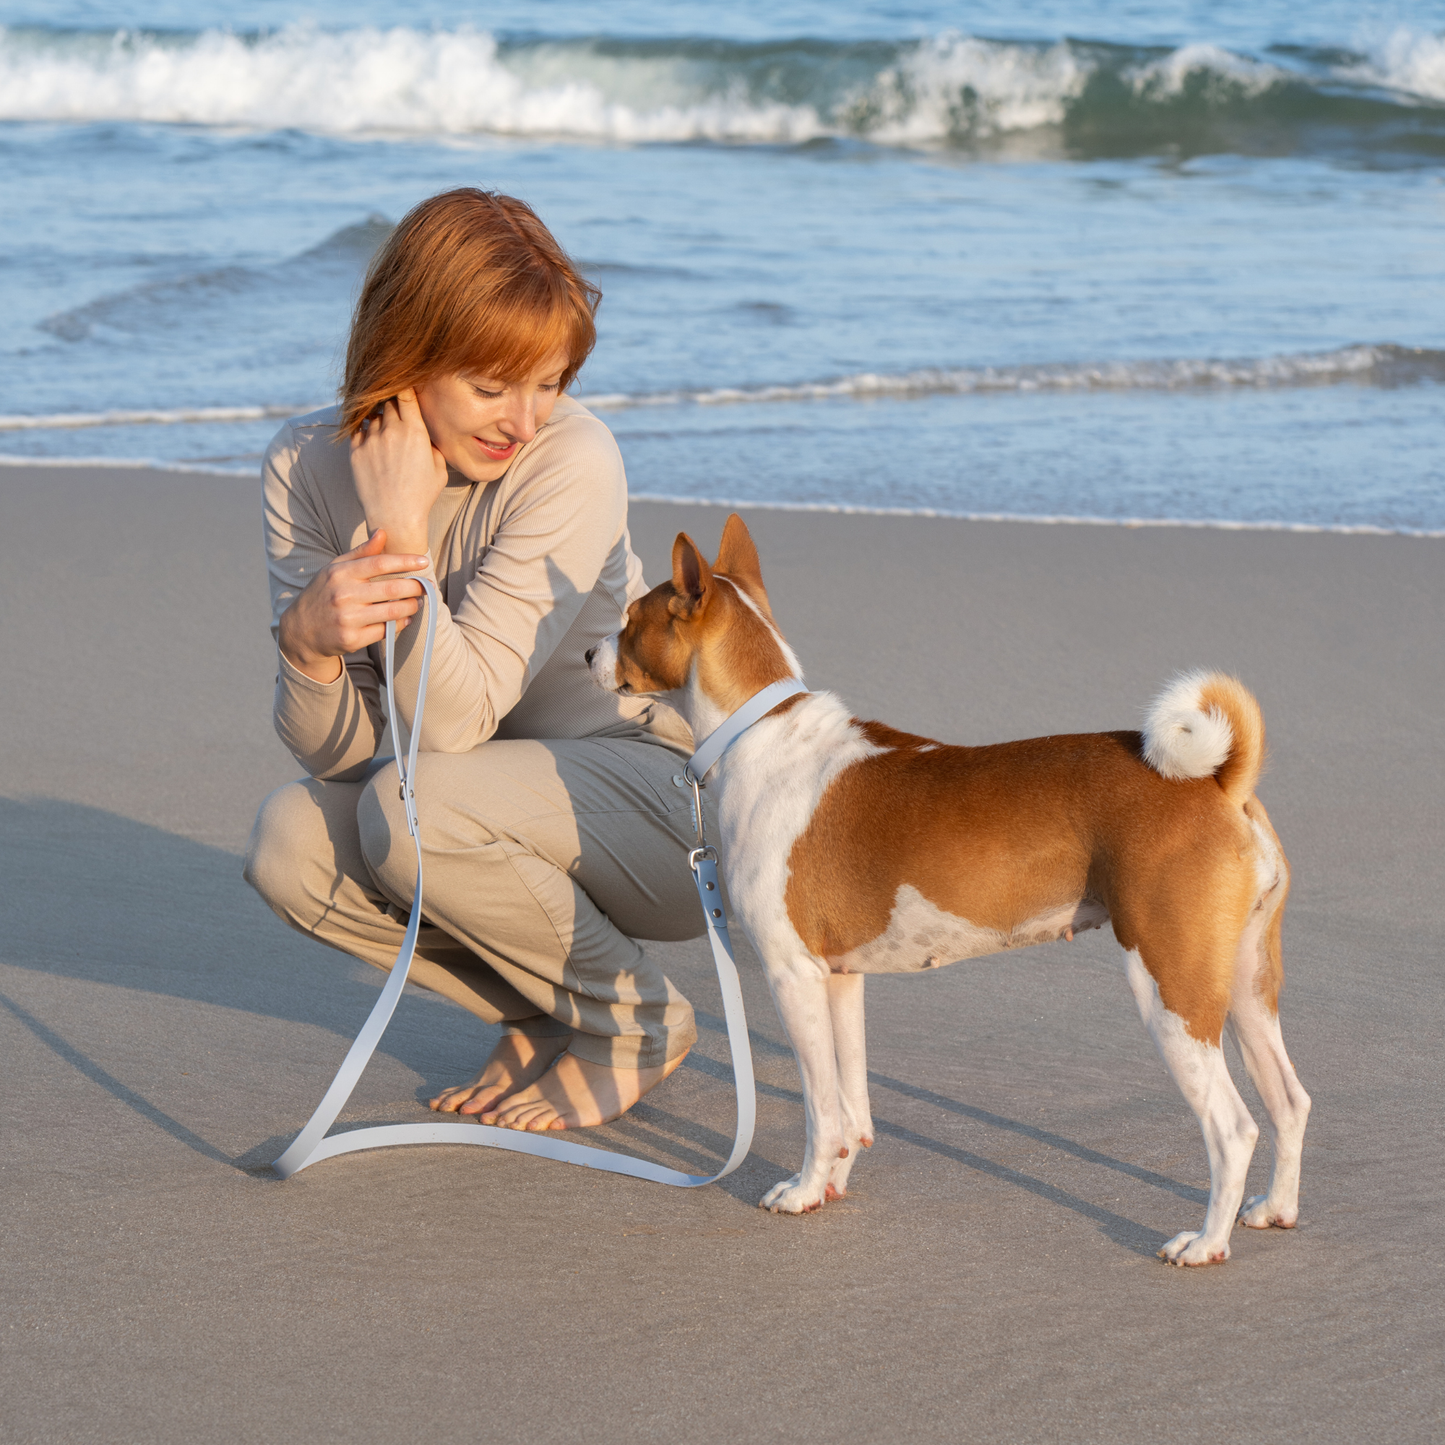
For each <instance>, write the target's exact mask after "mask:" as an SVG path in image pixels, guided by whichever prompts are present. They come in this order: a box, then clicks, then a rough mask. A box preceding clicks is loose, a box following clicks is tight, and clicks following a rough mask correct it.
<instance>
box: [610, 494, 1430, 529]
mask: <svg viewBox="0 0 1445 1445" xmlns="http://www.w3.org/2000/svg"><path fill="white" fill-rule="evenodd" d="M629 500H630V501H632V502H657V503H665V504H667V505H669V506H678V507H725V508H726V509H727V510H728V511H730V512H737V511H749V512H828V513H833V514H835V515H837V516H842V517H937V518H940V519H943V520H947V521H952V522H1020V523H1027V524H1029V525H1031V526H1046V527H1129V528H1135V527H1151V528H1152V527H1183V528H1187V529H1190V530H1197V529H1203V530H1206V531H1213V532H1311V533H1327V534H1329V535H1331V536H1345V537H1429V538H1437V539H1438V538H1445V532H1440V531H1435V532H1432V531H1427V530H1424V529H1421V528H1416V527H1376V526H1371V525H1369V524H1365V523H1347V522H1342V523H1337V524H1331V523H1322V522H1272V521H1255V522H1245V521H1233V520H1230V519H1228V518H1225V519H1222V520H1216V519H1211V518H1193V517H1083V516H1069V515H1066V514H1063V513H1057V514H1055V513H1049V514H1043V513H1037V512H950V511H944V510H942V509H941V508H937V507H868V506H854V505H852V504H850V503H847V502H759V501H757V500H755V499H754V498H752V497H675V496H668V495H666V494H663V493H650V492H632V493H629Z"/></svg>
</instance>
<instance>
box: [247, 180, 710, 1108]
mask: <svg viewBox="0 0 1445 1445" xmlns="http://www.w3.org/2000/svg"><path fill="white" fill-rule="evenodd" d="M599 300H600V293H599V292H598V291H597V289H596V288H595V287H594V286H592V285H591V284H590V283H589V282H587V281H585V280H584V279H583V278H582V277H581V276H580V275H579V274H578V273H577V271H576V269H575V267H574V266H573V265H572V263H571V262H570V261H569V260H568V258H567V256H566V255H565V254H564V252H563V251H562V249H561V248H560V247H559V246H558V245H557V243H556V241H555V240H554V239H553V238H552V236H551V234H550V233H549V232H548V231H547V229H546V227H545V226H543V225H542V223H541V221H540V220H538V218H537V216H536V215H535V214H534V213H533V211H532V210H531V209H530V208H529V207H528V206H526V205H525V204H523V203H522V202H521V201H517V200H514V199H512V198H510V197H507V196H500V195H492V194H489V193H487V192H485V191H478V190H458V191H450V192H447V193H446V194H444V195H440V196H434V197H432V199H430V200H428V201H424V202H422V204H421V205H419V206H418V207H417V208H416V209H415V210H413V211H412V212H411V213H410V214H409V215H408V216H407V217H406V218H405V219H404V220H403V221H402V222H401V224H400V225H399V226H398V227H397V228H396V230H395V231H394V232H393V233H392V235H391V237H390V239H389V240H388V241H387V242H386V244H385V245H384V246H383V247H382V249H381V251H380V252H379V253H378V255H377V257H376V259H375V261H374V262H373V263H372V266H371V269H370V271H369V272H368V274H367V278H366V282H365V285H364V287H363V289H362V293H361V298H360V301H359V302H358V304H357V308H356V315H355V318H354V321H353V323H352V329H351V339H350V343H349V346H348V348H347V354H346V378H345V384H344V386H343V389H342V402H341V405H340V406H339V407H332V408H329V409H327V410H325V411H320V412H316V413H315V414H313V415H311V416H307V417H302V418H300V419H299V420H296V421H293V422H289V423H288V424H287V425H286V426H284V427H283V428H282V429H281V431H280V432H279V433H278V434H277V436H276V439H275V440H274V441H273V442H272V444H271V448H270V450H269V451H268V453H267V455H266V461H265V464H264V467H263V470H262V480H263V490H264V512H265V537H266V554H267V560H268V566H269V570H270V576H271V602H272V628H271V630H272V633H273V635H274V636H275V637H276V640H277V644H278V667H279V673H278V676H277V681H276V695H275V723H276V730H277V732H278V733H279V734H280V736H281V738H282V740H283V741H284V742H285V743H286V745H287V747H288V748H290V750H291V752H292V754H293V756H294V757H295V758H296V760H297V762H298V763H300V764H301V766H302V767H303V768H305V770H306V772H307V774H308V775H309V776H308V777H306V778H303V779H302V780H301V781H299V782H295V783H290V784H288V785H287V786H286V787H284V788H281V789H279V790H278V791H277V792H275V793H273V794H272V795H271V796H270V797H269V798H267V800H266V801H265V803H264V804H263V805H262V807H261V811H260V814H259V815H258V817H257V819H256V826H255V830H254V831H253V833H252V836H251V843H250V847H249V850H248V854H247V859H246V869H245V872H246V877H247V879H248V880H249V881H250V882H251V883H252V884H253V886H254V887H255V888H256V889H257V890H258V891H259V892H260V894H261V896H262V897H263V898H265V900H266V901H267V903H269V904H270V905H271V907H272V908H273V909H275V911H276V912H277V913H278V914H279V915H280V916H281V917H282V918H284V919H285V920H286V922H288V923H289V924H291V925H292V927H294V928H297V929H299V930H300V931H301V932H303V933H306V934H308V935H310V936H311V937H313V938H316V939H319V940H320V941H321V942H323V943H327V944H330V945H331V946H332V947H333V948H338V949H341V950H342V951H343V952H345V953H349V954H351V955H352V956H353V957H356V958H360V959H364V960H365V961H366V962H368V963H371V964H375V965H376V966H377V967H378V968H382V969H389V968H390V967H391V965H392V962H393V961H394V959H395V957H396V952H397V948H398V946H399V945H400V942H401V939H402V935H403V933H404V932H405V925H406V920H407V918H408V916H409V909H410V907H411V892H412V886H413V883H414V869H415V856H414V854H413V852H412V850H411V843H410V838H409V836H408V834H407V830H406V821H405V815H404V813H403V810H402V805H401V801H400V796H399V790H398V786H397V780H396V773H395V769H394V768H392V767H391V766H390V763H389V760H387V759H386V758H383V757H379V756H378V754H379V752H381V751H382V743H383V729H384V718H383V709H382V706H381V703H380V701H379V695H380V688H381V683H382V679H383V675H384V674H383V667H382V660H381V653H382V649H381V646H380V641H381V639H382V637H383V636H384V633H385V624H386V621H387V620H388V619H395V620H396V622H397V625H398V629H405V630H404V631H399V635H398V638H397V649H396V683H397V686H396V691H397V706H398V711H399V713H400V715H401V717H402V718H403V719H404V722H405V726H406V727H407V728H408V729H409V728H410V727H411V726H412V721H413V712H414V704H415V699H416V693H417V677H418V673H419V670H420V665H421V646H420V638H421V636H422V634H423V633H424V631H425V629H424V628H420V627H407V626H406V624H407V622H408V621H409V620H410V619H411V618H413V617H415V616H416V615H417V612H418V609H419V607H420V605H421V604H420V603H419V602H418V601H417V598H418V597H419V596H421V592H422V589H421V586H420V584H419V583H417V582H415V581H412V580H408V579H406V578H405V577H403V576H401V575H399V574H403V573H407V572H425V573H426V574H427V575H428V576H430V577H432V578H434V579H435V581H436V583H437V586H438V588H439V589H440V592H441V595H442V598H443V600H444V602H445V609H444V610H442V611H441V613H440V615H439V617H438V619H437V633H436V645H435V652H434V654H433V658H432V669H431V678H430V682H429V686H428V691H427V703H426V711H425V717H424V720H423V726H422V731H421V742H420V746H421V749H422V752H421V755H420V757H419V759H418V767H417V782H416V796H417V808H418V811H419V813H420V818H421V844H422V850H423V855H424V857H425V868H426V894H425V901H424V905H423V906H424V909H425V924H424V926H423V927H422V929H421V937H420V942H419V944H418V946H417V950H416V959H415V962H414V963H413V965H412V973H411V977H412V979H414V980H415V981H416V982H417V983H419V984H421V985H423V986H424V987H427V988H430V989H433V990H435V991H436V992H438V993H441V994H444V995H446V997H447V998H450V999H453V1000H454V1001H456V1002H457V1003H459V1004H461V1005H462V1006H463V1007H464V1008H467V1009H470V1010H471V1011H472V1012H473V1013H474V1014H476V1015H477V1016H478V1017H479V1018H481V1019H484V1020H486V1022H488V1023H500V1024H501V1025H502V1026H503V1028H504V1032H503V1035H502V1038H501V1040H500V1042H499V1043H498V1044H497V1046H496V1048H495V1049H494V1050H493V1051H492V1053H491V1056H490V1057H489V1058H488V1059H487V1061H486V1063H485V1065H484V1066H483V1068H482V1070H481V1072H480V1073H479V1074H478V1076H477V1077H476V1079H475V1080H473V1081H472V1082H471V1083H470V1084H465V1085H461V1086H459V1087H456V1088H451V1089H447V1090H446V1091H445V1092H443V1093H442V1094H441V1095H440V1096H439V1097H437V1098H435V1099H433V1100H432V1101H431V1107H432V1108H433V1109H438V1110H442V1111H447V1112H455V1111H460V1112H461V1113H464V1114H476V1115H480V1116H481V1118H482V1120H483V1121H484V1122H485V1123H489V1124H491V1123H494V1124H500V1125H503V1126H506V1127H511V1128H520V1129H565V1128H574V1127H579V1126H582V1125H590V1124H598V1123H602V1122H604V1121H605V1120H608V1119H613V1118H616V1117H617V1116H618V1115H619V1114H622V1113H624V1112H625V1111H626V1110H627V1109H629V1108H630V1107H631V1106H632V1105H633V1104H634V1103H636V1101H637V1100H638V1099H639V1098H641V1097H642V1095H643V1094H644V1093H646V1092H647V1090H648V1089H650V1088H652V1087H653V1085H655V1084H657V1083H659V1082H660V1081H661V1080H662V1079H663V1078H665V1077H666V1076H667V1075H668V1074H669V1073H671V1072H672V1070H673V1069H675V1068H676V1067H677V1066H678V1064H680V1063H681V1062H682V1058H683V1056H684V1054H686V1052H687V1050H688V1048H689V1047H690V1046H691V1044H692V1041H693V1039H694V1038H695V1031H694V1028H693V1019H692V1009H691V1007H690V1006H689V1005H688V1002H687V1000H686V999H685V998H683V996H682V995H681V994H680V993H679V992H678V991H677V989H676V988H674V987H673V986H672V984H671V983H670V982H669V981H668V979H667V978H666V977H665V976H664V975H663V973H662V971H661V969H660V968H658V966H657V964H656V963H655V962H653V961H652V960H650V959H649V958H648V957H647V955H646V954H645V953H644V952H643V951H642V949H641V948H639V947H638V945H637V944H636V943H635V942H634V941H633V940H634V939H635V938H649V939H679V938H691V937H695V936H696V935H698V934H699V933H701V932H702V931H703V924H702V918H701V913H700V910H699V908H698V904H697V898H696V894H695V892H694V889H693V884H692V878H691V875H690V873H689V871H688V869H687V866H686V848H687V847H688V846H689V841H690V838H691V819H690V812H689V809H688V796H689V794H687V793H684V792H683V791H682V790H681V789H679V788H678V787H677V786H675V785H674V782H673V779H674V776H675V775H677V774H678V772H679V770H680V769H679V762H678V758H679V755H683V756H685V755H686V754H687V753H688V752H689V751H690V749H691V742H692V739H691V735H690V734H689V733H688V730H687V727H686V725H685V724H684V723H683V722H682V720H681V719H680V718H679V717H678V716H677V715H676V714H675V713H673V712H672V711H671V710H670V709H668V708H667V707H666V706H665V705H664V704H661V703H659V702H657V701H656V700H655V699H647V698H627V697H621V696H618V695H617V694H613V693H607V692H604V691H602V690H601V689H599V688H597V687H595V686H594V685H593V683H592V682H591V680H590V678H589V676H588V672H587V665H586V661H585V659H584V653H585V652H586V651H587V649H588V648H590V647H592V646H593V645H594V644H595V643H597V642H598V641H599V640H600V639H601V638H603V637H604V636H606V635H607V634H608V633H610V632H614V631H615V630H616V629H617V626H618V621H619V618H620V616H621V614H622V613H623V611H624V610H625V609H626V607H627V605H628V603H629V602H631V601H632V600H633V599H634V598H636V597H638V596H640V595H641V594H642V593H643V592H644V591H645V590H646V589H645V584H644V582H643V580H642V568H641V565H640V564H639V562H638V560H637V558H636V556H635V555H634V554H633V552H632V549H631V546H630V544H629V540H628V534H627V481H626V477H625V475H624V473H623V469H622V459H621V457H620V456H619V455H618V451H617V445H616V443H615V442H614V441H613V439H612V435H611V433H610V432H609V431H608V430H607V428H606V427H605V426H604V425H603V424H602V423H601V422H600V421H598V420H597V418H596V417H594V416H592V415H591V413H589V412H588V411H587V409H586V408H585V407H583V406H581V405H579V404H578V403H577V402H575V401H573V400H572V399H571V398H570V397H568V396H566V395H565V394H564V393H565V392H566V389H567V387H568V385H569V384H570V383H571V381H572V379H573V378H574V377H575V376H576V374H577V371H578V369H579V368H580V367H581V365H582V363H583V361H584V360H585V359H586V357H587V355H588V353H589V352H590V351H591V349H592V346H593V343H594V341H595V339H596V331H595V327H594V323H593V313H594V312H595V310H596V306H597V302H598V301H599ZM392 745H393V744H392V741H391V740H390V739H387V740H386V749H385V750H386V751H387V752H389V750H390V748H391V746H392Z"/></svg>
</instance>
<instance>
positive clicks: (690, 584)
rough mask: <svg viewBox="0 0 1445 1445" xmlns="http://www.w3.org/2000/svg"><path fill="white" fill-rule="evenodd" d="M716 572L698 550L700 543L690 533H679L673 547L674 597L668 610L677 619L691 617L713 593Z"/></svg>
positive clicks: (668, 605)
mask: <svg viewBox="0 0 1445 1445" xmlns="http://www.w3.org/2000/svg"><path fill="white" fill-rule="evenodd" d="M712 586H713V581H712V569H711V568H710V567H709V566H708V565H707V563H706V562H705V561H704V560H703V555H702V553H701V552H699V551H698V550H697V543H696V542H694V541H693V540H692V538H691V537H689V536H688V535H687V533H686V532H679V533H678V534H677V541H675V542H674V543H673V544H672V590H673V592H674V594H675V595H674V596H673V598H672V600H671V601H670V602H669V603H668V604H667V610H668V611H669V612H671V613H672V615H673V616H674V617H691V616H693V615H694V614H695V613H696V612H697V611H698V610H699V609H700V608H701V607H702V605H703V603H704V602H706V601H707V596H708V593H709V592H711V591H712Z"/></svg>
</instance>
